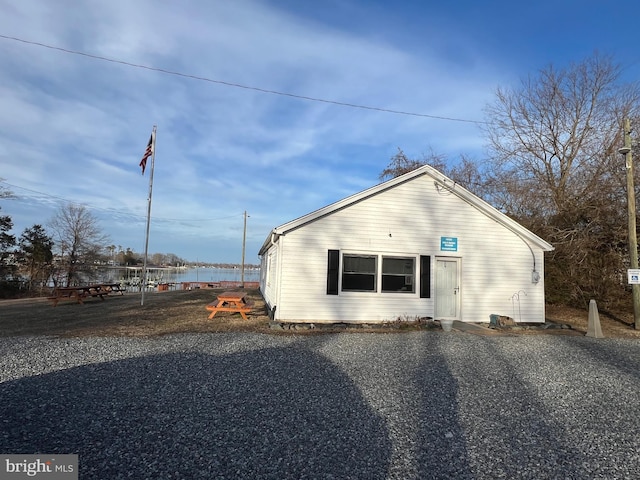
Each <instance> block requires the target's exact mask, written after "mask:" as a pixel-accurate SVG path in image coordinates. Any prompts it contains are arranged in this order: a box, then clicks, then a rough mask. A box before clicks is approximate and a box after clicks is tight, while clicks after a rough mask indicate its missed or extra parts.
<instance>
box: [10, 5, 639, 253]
mask: <svg viewBox="0 0 640 480" xmlns="http://www.w3.org/2000/svg"><path fill="white" fill-rule="evenodd" d="M607 3H608V2H604V1H602V0H601V1H593V0H585V1H565V0H556V1H553V2H551V1H546V0H542V1H538V2H514V1H484V2H477V1H464V0H461V1H458V2H436V1H424V2H422V1H411V2H387V1H368V0H325V1H322V2H306V1H305V2H301V1H293V0H287V1H285V0H282V1H278V0H273V1H268V0H264V1H258V0H234V1H232V2H229V1H221V0H182V1H181V2H153V1H150V0H134V1H131V0H110V1H109V2H107V1H97V0H96V1H71V0H58V1H56V2H52V1H49V0H21V1H20V2H15V1H13V0H0V11H1V12H2V15H0V36H1V37H0V65H1V66H2V68H0V101H1V102H2V108H0V166H1V168H0V177H1V178H2V179H3V181H4V183H2V184H1V185H2V186H3V187H6V188H9V189H10V190H11V191H13V193H14V194H15V195H16V197H15V198H13V199H2V200H0V207H2V210H1V212H2V213H3V214H6V215H10V216H11V217H12V219H13V221H14V229H13V233H14V234H16V235H19V234H20V233H21V232H22V231H23V230H24V229H25V228H27V227H30V226H32V225H33V224H36V223H38V224H43V225H45V226H46V224H47V223H48V221H49V220H50V219H51V218H52V217H53V215H54V213H55V211H56V209H57V208H59V207H60V206H61V205H63V204H64V203H65V202H74V203H78V204H84V205H85V206H86V207H87V208H88V209H89V210H90V211H91V213H92V214H94V216H95V217H96V218H97V219H98V221H99V225H100V226H101V227H102V229H103V230H104V232H105V233H107V234H108V235H109V237H110V240H111V243H113V244H115V245H120V246H122V247H124V248H127V247H129V248H131V249H133V250H134V251H137V252H143V251H144V240H145V229H146V212H147V195H148V187H149V180H148V176H145V177H143V176H141V173H140V168H139V167H138V163H139V161H140V158H141V155H142V153H143V152H144V149H145V147H146V143H147V141H148V139H149V135H150V133H151V130H152V127H153V125H157V128H158V131H157V144H156V159H155V169H154V183H153V202H152V215H151V218H152V221H151V231H150V237H149V252H150V253H154V252H161V253H175V254H176V255H179V256H181V257H183V258H185V259H187V260H194V261H195V260H199V261H209V262H240V259H241V255H242V235H243V212H244V211H247V212H248V215H249V218H248V221H247V246H246V261H247V262H249V263H257V262H258V256H257V252H258V250H259V247H260V245H261V244H262V242H263V241H264V239H265V238H266V236H267V235H268V233H269V231H270V230H271V228H273V227H275V226H278V225H280V224H283V223H285V222H288V221H290V220H293V219H295V218H297V217H299V216H301V215H304V214H306V213H309V212H311V211H313V210H316V209H317V208H320V207H323V206H325V205H327V204H330V203H332V202H334V201H337V200H339V199H341V198H344V197H346V196H348V195H351V194H353V193H356V192H359V191H361V190H363V189H365V188H368V187H371V186H373V185H375V184H377V183H378V176H379V174H380V172H381V171H382V170H383V169H384V168H385V167H386V166H387V164H388V163H389V161H390V158H391V157H392V156H393V155H394V154H395V153H396V152H397V148H398V147H401V148H402V149H403V150H404V151H405V153H407V154H408V155H409V156H410V157H416V158H419V157H421V156H422V155H423V154H426V153H429V152H430V151H434V152H436V153H439V154H443V155H446V156H447V158H449V159H450V161H451V162H456V161H457V160H458V159H459V157H460V155H462V154H464V155H468V156H470V157H471V158H475V159H480V158H482V157H483V155H484V151H483V146H484V143H485V141H484V139H483V137H482V134H481V131H480V129H479V128H478V126H477V125H476V124H474V123H473V122H460V121H451V120H443V119H438V118H433V117H446V118H456V119H462V120H472V121H483V120H484V119H485V118H484V113H483V108H484V106H485V105H486V104H487V103H488V102H491V101H492V100H493V98H494V94H495V90H496V88H497V87H499V86H500V87H507V88H508V87H517V85H518V84H519V82H520V80H521V79H522V78H524V77H526V76H528V75H535V73H536V71H538V70H539V69H541V68H545V67H547V66H548V65H549V64H554V65H557V66H559V67H564V66H566V65H567V64H568V63H569V62H572V61H581V60H582V59H584V58H585V57H586V56H589V55H591V54H593V52H594V51H595V50H598V51H599V52H601V53H605V54H612V55H613V56H614V58H615V60H616V61H617V62H619V63H620V64H622V65H623V67H624V68H625V70H624V76H625V77H626V78H627V79H629V80H635V79H636V78H637V77H638V74H639V73H640V50H638V48H637V36H636V35H634V32H633V30H634V29H633V21H632V19H634V18H638V16H639V14H640V4H638V2H635V1H622V2H616V4H615V5H608V4H607ZM6 37H13V38H17V39H21V40H25V41H28V42H35V43H40V44H45V45H49V46H53V47H57V48H60V49H66V50H72V51H76V52H83V53H86V54H89V55H94V56H99V57H105V58H109V59H113V60H118V61H121V62H125V63H130V64H136V65H142V66H146V67H152V68H155V69H161V70H166V71H172V72H178V73H180V74H183V75H184V76H181V75H171V74H166V73H161V72H158V71H154V70H150V69H148V68H135V67H132V66H128V65H124V64H122V63H114V62H108V61H101V60H98V59H95V58H90V57H87V56H81V55H77V54H71V53H65V52H62V51H61V50H55V49H51V48H46V47H43V46H37V45H33V44H30V43H24V42H20V41H17V40H15V39H10V38H6ZM189 76H193V77H199V78H200V79H195V78H190V77H189ZM220 82H224V83H220ZM232 84H235V85H241V86H245V87H253V88H255V89H252V88H240V87H238V86H233V85H232ZM256 89H262V90H270V91H277V92H282V93H287V94H292V95H297V96H303V97H312V98H317V99H325V100H330V101H335V102H340V103H347V104H354V105H363V106H369V107H375V108H380V109H386V110H395V111H403V112H412V113H419V114H423V115H426V116H415V115H400V114H395V113H388V112H383V111H378V110H369V109H362V108H350V107H346V106H340V105H336V104H332V103H327V102H317V101H310V100H303V99H300V98H295V97H291V96H284V95H276V94H271V93H265V92H261V91H259V90H256ZM147 175H148V173H147Z"/></svg>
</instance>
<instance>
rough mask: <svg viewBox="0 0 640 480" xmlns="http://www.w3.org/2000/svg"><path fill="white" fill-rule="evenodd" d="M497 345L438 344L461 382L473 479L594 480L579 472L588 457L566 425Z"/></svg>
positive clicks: (461, 413) (483, 341) (490, 341)
mask: <svg viewBox="0 0 640 480" xmlns="http://www.w3.org/2000/svg"><path fill="white" fill-rule="evenodd" d="M558 338H562V337H558ZM574 339H575V337H574ZM496 345H500V343H496V340H495V339H489V338H480V337H478V338H477V342H475V346H474V348H473V349H472V350H468V351H465V350H464V349H463V348H461V346H460V345H457V344H455V343H453V342H452V344H451V345H449V346H446V345H445V344H443V345H442V347H443V350H442V353H443V356H445V357H447V358H448V362H449V363H450V364H451V368H452V369H453V375H454V376H456V377H457V378H460V379H462V380H460V382H461V385H460V390H461V391H462V392H464V394H463V395H461V396H459V398H458V402H459V405H458V407H457V409H458V415H459V416H461V417H464V418H463V420H461V421H462V422H463V424H464V426H465V430H466V439H467V444H468V449H469V452H470V455H472V456H473V464H474V472H475V478H593V474H592V472H588V471H583V470H582V469H583V468H585V465H587V464H588V458H587V457H585V455H584V454H583V452H581V451H580V450H579V448H577V447H576V446H575V445H574V444H573V442H572V441H571V439H570V435H569V434H568V433H569V432H567V431H566V429H565V425H564V424H563V423H560V422H558V421H557V420H556V419H554V418H553V416H552V415H551V412H550V411H549V409H548V408H547V406H546V405H545V403H544V401H543V400H542V399H541V398H539V393H538V392H537V391H536V389H535V387H534V386H533V385H531V384H530V383H528V382H527V381H526V379H523V377H522V373H521V372H520V371H519V370H518V369H517V368H515V367H514V366H513V365H512V361H513V360H512V359H511V358H509V357H508V356H506V355H505V354H504V353H503V352H502V351H500V349H498V348H496ZM530 368H531V369H532V370H535V369H538V368H540V366H536V365H531V366H530ZM559 400H560V399H559Z"/></svg>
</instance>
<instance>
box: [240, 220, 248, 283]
mask: <svg viewBox="0 0 640 480" xmlns="http://www.w3.org/2000/svg"><path fill="white" fill-rule="evenodd" d="M246 244H247V211H246V210H245V211H244V230H243V231H242V267H241V271H240V288H244V249H245V246H246Z"/></svg>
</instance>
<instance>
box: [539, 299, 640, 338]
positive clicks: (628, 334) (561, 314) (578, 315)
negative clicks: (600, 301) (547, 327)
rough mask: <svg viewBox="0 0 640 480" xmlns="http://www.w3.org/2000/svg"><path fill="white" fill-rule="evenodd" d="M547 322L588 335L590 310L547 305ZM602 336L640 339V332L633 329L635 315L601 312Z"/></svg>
mask: <svg viewBox="0 0 640 480" xmlns="http://www.w3.org/2000/svg"><path fill="white" fill-rule="evenodd" d="M546 313H547V321H548V322H554V323H564V324H566V325H570V326H571V329H572V330H574V331H575V332H579V333H581V334H585V333H587V327H588V323H589V310H588V309H585V310H580V309H576V308H569V307H564V306H562V305H547V307H546ZM599 317H600V326H601V328H602V334H603V335H604V336H605V337H608V338H640V330H635V329H634V328H633V314H629V313H608V312H602V311H601V312H599Z"/></svg>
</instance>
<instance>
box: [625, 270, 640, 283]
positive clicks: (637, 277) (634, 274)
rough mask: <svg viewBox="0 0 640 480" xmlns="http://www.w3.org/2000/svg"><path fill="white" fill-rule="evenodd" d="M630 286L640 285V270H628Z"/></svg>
mask: <svg viewBox="0 0 640 480" xmlns="http://www.w3.org/2000/svg"><path fill="white" fill-rule="evenodd" d="M627 279H628V283H629V285H640V268H630V269H628V270H627Z"/></svg>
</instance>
